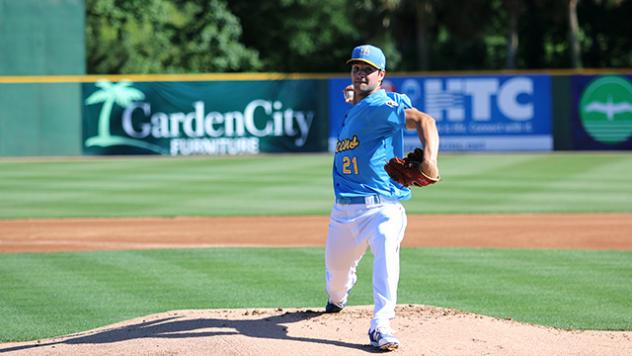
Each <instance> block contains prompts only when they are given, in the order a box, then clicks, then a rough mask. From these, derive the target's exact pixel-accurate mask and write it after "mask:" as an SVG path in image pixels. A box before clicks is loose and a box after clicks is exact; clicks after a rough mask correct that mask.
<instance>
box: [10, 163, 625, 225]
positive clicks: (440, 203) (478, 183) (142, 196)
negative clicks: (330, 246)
mask: <svg viewBox="0 0 632 356" xmlns="http://www.w3.org/2000/svg"><path fill="white" fill-rule="evenodd" d="M331 159H332V158H331V155H328V154H321V155H268V156H260V157H259V156H255V157H252V156H251V157H231V158H226V157H220V158H194V159H187V158H157V157H148V158H133V159H130V158H119V159H112V158H108V159H94V160H68V161H63V160H62V161H59V160H51V161H28V160H27V161H22V162H20V161H0V196H1V197H2V199H0V218H4V219H14V218H52V217H93V216H96V217H117V216H120V217H127V216H178V215H193V216H227V215H242V216H243V215H327V214H328V213H329V209H330V207H331V204H332V201H333V192H332V182H331ZM441 175H442V177H443V181H442V182H441V183H440V184H436V185H433V186H430V187H426V188H422V189H414V194H413V199H412V200H410V201H407V202H406V203H405V204H406V207H407V210H408V211H409V212H410V213H430V214H434V213H472V214H475V213H503V212H510V213H521V212H542V213H546V212H630V211H632V184H630V183H629V177H630V176H632V154H630V153H624V152H621V153H573V154H566V153H562V154H560V153H541V154H444V155H442V156H441Z"/></svg>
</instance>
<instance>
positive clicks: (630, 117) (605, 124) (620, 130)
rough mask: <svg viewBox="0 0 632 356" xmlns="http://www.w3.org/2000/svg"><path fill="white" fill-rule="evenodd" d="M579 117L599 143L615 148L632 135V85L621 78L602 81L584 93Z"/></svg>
mask: <svg viewBox="0 0 632 356" xmlns="http://www.w3.org/2000/svg"><path fill="white" fill-rule="evenodd" d="M579 117H580V118H581V121H582V124H583V125H584V128H585V129H586V132H588V134H590V135H591V136H592V137H593V138H594V139H595V140H597V141H599V142H602V143H608V144H615V143H620V142H624V141H626V140H627V139H628V138H629V137H630V136H631V135H632V84H630V82H629V81H628V80H627V79H625V78H621V77H613V76H608V77H601V78H599V79H597V80H595V81H593V82H592V83H590V85H589V86H588V87H587V88H586V89H585V90H584V93H583V94H582V96H581V99H580V101H579Z"/></svg>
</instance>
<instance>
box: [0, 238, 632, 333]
mask: <svg viewBox="0 0 632 356" xmlns="http://www.w3.org/2000/svg"><path fill="white" fill-rule="evenodd" d="M401 255H402V263H401V267H402V268H401V281H400V295H399V303H401V304H407V303H415V304H426V305H435V306H443V307H451V308H457V309H460V310H465V311H472V312H477V313H481V314H485V315H492V316H497V317H501V318H512V319H515V320H519V321H524V322H529V323H536V324H542V325H551V326H555V327H560V328H579V329H607V330H631V329H632V315H630V314H629V310H631V308H632V301H631V300H630V298H629V296H630V295H632V283H629V282H630V280H632V251H572V250H495V249H480V250H468V249H403V250H402V252H401ZM323 258H324V256H323V249H318V248H303V249H299V248H293V249H290V248H277V249H265V248H261V249H255V248H247V249H233V248H222V249H181V250H141V251H117V252H114V251H102V252H90V253H51V254H4V255H0V285H2V286H3V288H2V289H0V312H2V313H3V318H2V319H0V341H16V340H30V339H37V338H43V337H50V336H55V335H61V334H68V333H72V332H77V331H81V330H86V329H90V328H95V327H99V326H103V325H107V324H111V323H115V322H118V321H122V320H126V319H129V318H133V317H138V316H143V315H147V314H152V313H157V312H164V311H169V310H176V309H208V308H255V307H268V308H273V307H310V308H322V306H323V305H324V302H325V301H326V294H325V291H324V271H323ZM372 261H373V259H372V257H371V255H370V253H369V252H367V255H366V256H365V258H364V259H363V260H362V261H361V263H360V265H359V267H358V273H359V281H358V283H357V285H356V287H354V289H353V291H352V294H351V297H350V304H352V305H362V304H371V303H372V290H371V271H372ZM4 286H9V287H10V288H4Z"/></svg>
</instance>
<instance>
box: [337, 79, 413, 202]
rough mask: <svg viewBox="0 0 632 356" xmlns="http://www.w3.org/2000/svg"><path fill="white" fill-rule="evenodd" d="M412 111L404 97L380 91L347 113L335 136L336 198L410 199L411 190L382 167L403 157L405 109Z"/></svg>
mask: <svg viewBox="0 0 632 356" xmlns="http://www.w3.org/2000/svg"><path fill="white" fill-rule="evenodd" d="M410 107H412V105H411V102H410V99H409V98H408V97H407V96H406V95H403V94H398V93H386V92H385V91H384V90H379V91H377V92H375V93H373V94H371V95H369V96H367V97H366V98H364V99H363V100H362V101H360V102H359V103H357V104H355V105H354V106H353V107H352V108H351V110H349V112H348V113H347V115H346V117H345V120H344V122H343V124H342V128H341V130H340V133H339V134H338V142H337V143H336V153H335V156H334V167H333V183H334V192H335V194H336V198H353V197H366V196H371V195H376V194H377V195H379V196H382V197H385V198H389V199H397V200H406V199H410V195H411V193H410V189H408V188H406V187H404V186H402V185H400V184H398V183H396V182H394V181H393V180H391V179H390V177H389V176H388V174H387V173H386V171H384V165H385V164H386V163H387V162H388V161H389V160H390V159H391V158H393V157H402V156H403V154H404V130H405V128H406V118H405V112H404V109H406V108H410Z"/></svg>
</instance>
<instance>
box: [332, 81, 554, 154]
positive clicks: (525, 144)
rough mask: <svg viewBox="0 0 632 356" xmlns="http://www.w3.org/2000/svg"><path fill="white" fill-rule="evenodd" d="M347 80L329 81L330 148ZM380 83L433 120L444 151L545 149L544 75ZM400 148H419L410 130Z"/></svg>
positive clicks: (547, 87) (547, 106)
mask: <svg viewBox="0 0 632 356" xmlns="http://www.w3.org/2000/svg"><path fill="white" fill-rule="evenodd" d="M348 84H350V79H348V78H336V79H331V80H330V82H329V95H330V97H329V102H330V106H329V115H330V126H329V127H330V131H329V136H330V149H331V147H332V146H331V145H332V142H335V138H336V136H337V132H338V129H339V128H340V125H341V123H342V119H343V118H344V115H345V113H346V112H347V111H348V110H349V109H350V104H347V103H345V102H344V100H343V94H342V90H343V89H344V87H345V86H347V85H348ZM383 87H384V88H385V89H386V90H388V91H396V92H399V93H403V94H406V95H408V96H409V97H410V99H411V100H412V103H413V105H414V106H415V107H417V108H418V109H420V110H422V111H425V112H427V113H428V114H430V115H431V116H433V117H434V118H435V119H436V121H437V127H438V129H439V134H440V135H441V140H440V141H441V150H444V151H550V150H552V149H553V137H552V131H551V79H550V76H548V75H519V76H518V75H493V76H483V75H481V76H443V77H434V76H433V77H431V76H424V77H422V76H391V77H389V76H387V78H386V80H385V81H384V83H383ZM406 146H407V147H406V148H405V149H406V150H407V151H408V150H411V148H412V147H415V146H419V141H418V139H417V134H416V132H415V131H414V130H412V131H411V130H408V131H407V133H406Z"/></svg>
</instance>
